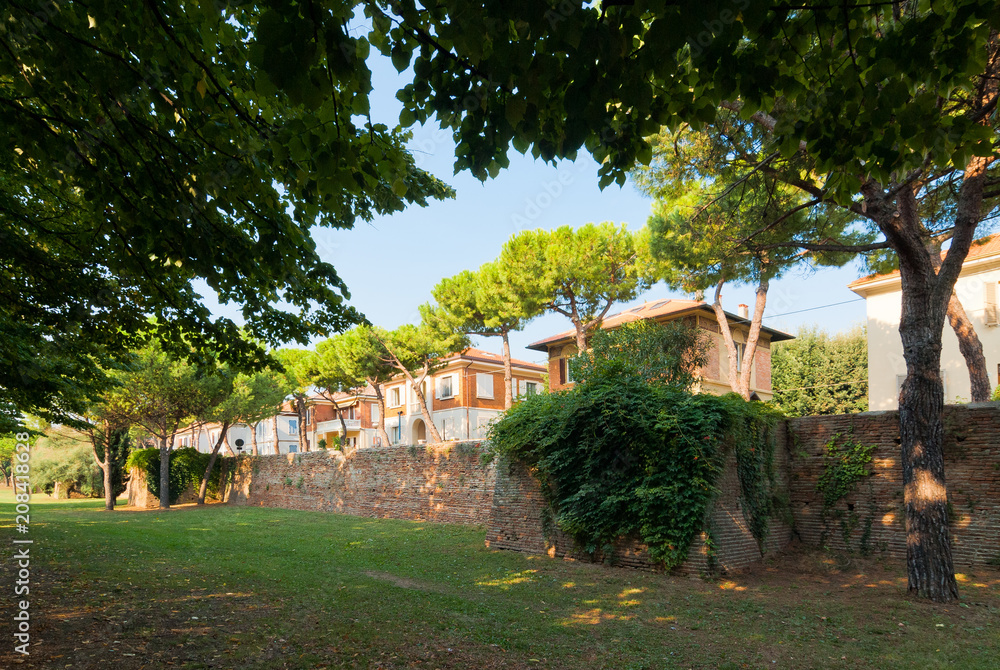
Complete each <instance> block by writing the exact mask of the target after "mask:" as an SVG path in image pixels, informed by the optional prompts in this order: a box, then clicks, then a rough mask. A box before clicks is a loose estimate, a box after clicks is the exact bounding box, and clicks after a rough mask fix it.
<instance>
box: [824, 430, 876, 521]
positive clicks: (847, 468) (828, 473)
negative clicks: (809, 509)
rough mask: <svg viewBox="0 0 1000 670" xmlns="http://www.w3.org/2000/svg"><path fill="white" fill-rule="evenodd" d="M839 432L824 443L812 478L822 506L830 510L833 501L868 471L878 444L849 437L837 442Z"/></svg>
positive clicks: (838, 499)
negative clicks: (815, 476)
mask: <svg viewBox="0 0 1000 670" xmlns="http://www.w3.org/2000/svg"><path fill="white" fill-rule="evenodd" d="M841 437H842V435H841V434H840V433H837V434H836V435H834V436H833V437H831V438H830V441H829V442H827V443H826V446H825V447H824V453H823V472H822V474H820V476H819V481H817V482H816V491H817V492H818V493H820V494H821V495H822V496H823V510H824V511H825V512H829V511H831V510H833V509H834V508H835V507H836V505H837V503H838V502H840V501H841V500H843V498H844V497H845V496H847V495H848V494H850V493H851V492H853V491H854V489H855V488H856V487H857V485H858V482H860V481H861V480H862V479H864V478H865V477H868V476H869V475H870V474H871V469H870V467H869V466H870V465H871V462H872V460H873V458H874V454H875V451H876V450H877V449H878V445H875V444H870V445H864V444H861V443H860V442H855V441H852V440H850V439H847V440H844V442H843V443H842V444H839V445H838V444H837V442H838V440H840V438H841Z"/></svg>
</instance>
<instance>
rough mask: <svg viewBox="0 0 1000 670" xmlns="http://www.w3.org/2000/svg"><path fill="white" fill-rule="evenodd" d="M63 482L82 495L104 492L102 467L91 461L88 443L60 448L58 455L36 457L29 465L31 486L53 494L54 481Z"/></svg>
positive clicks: (92, 458) (93, 495) (55, 482)
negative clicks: (30, 465)
mask: <svg viewBox="0 0 1000 670" xmlns="http://www.w3.org/2000/svg"><path fill="white" fill-rule="evenodd" d="M57 483H58V484H63V485H66V486H67V487H71V488H72V489H73V490H75V491H77V492H79V493H82V494H83V495H85V496H92V497H96V496H100V495H103V493H104V479H103V475H102V474H101V469H100V468H98V467H97V465H96V464H95V463H94V457H93V455H92V452H91V447H90V445H89V444H80V445H77V446H75V447H71V448H69V449H65V450H62V451H60V453H58V455H50V456H49V457H48V458H39V459H37V460H36V462H34V463H33V464H32V467H31V485H32V486H33V487H36V488H38V489H39V490H41V491H45V492H46V493H52V491H53V489H54V487H55V485H56V484H57Z"/></svg>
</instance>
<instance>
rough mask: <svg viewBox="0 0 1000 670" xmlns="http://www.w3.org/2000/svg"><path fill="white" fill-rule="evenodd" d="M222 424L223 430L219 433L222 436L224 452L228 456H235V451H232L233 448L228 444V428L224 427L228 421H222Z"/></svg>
mask: <svg viewBox="0 0 1000 670" xmlns="http://www.w3.org/2000/svg"><path fill="white" fill-rule="evenodd" d="M222 425H223V430H222V432H221V433H220V436H221V437H222V446H224V447H225V448H226V454H227V455H228V456H233V457H235V456H236V452H235V451H233V448H232V447H231V446H229V428H227V427H226V426H228V425H229V424H228V423H223V424H222Z"/></svg>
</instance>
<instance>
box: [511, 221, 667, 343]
mask: <svg viewBox="0 0 1000 670" xmlns="http://www.w3.org/2000/svg"><path fill="white" fill-rule="evenodd" d="M499 263H500V264H501V265H502V266H503V267H504V268H506V272H507V273H508V276H509V277H510V282H511V286H512V288H511V290H512V291H513V292H514V294H515V295H518V296H523V297H522V298H521V299H522V300H524V301H525V302H527V303H533V304H539V305H542V306H544V308H545V309H547V310H549V311H552V312H555V313H557V314H562V315H563V316H565V317H566V318H568V319H569V320H570V321H571V322H572V323H573V327H574V329H575V330H576V344H577V350H578V351H584V350H585V349H586V348H587V336H588V334H589V333H590V332H591V331H593V330H594V328H596V327H598V326H599V325H600V323H601V321H602V320H603V319H604V317H605V316H606V315H607V313H608V311H609V310H610V309H611V307H612V306H613V305H614V304H615V303H616V302H627V301H629V300H632V299H634V298H635V297H636V296H638V295H639V294H640V293H641V292H642V291H644V290H645V289H646V288H648V286H649V280H648V269H647V267H646V266H645V265H644V264H643V263H642V262H641V260H640V256H639V254H638V253H637V250H636V239H635V235H633V234H632V233H630V232H629V231H628V230H627V229H626V228H625V225H624V224H621V225H618V226H616V225H615V224H613V223H611V222H609V221H605V222H604V223H600V224H593V223H588V224H586V225H583V226H580V227H579V228H576V229H574V228H571V227H570V226H561V227H559V228H556V229H555V230H551V231H549V230H541V229H539V230H526V231H524V232H521V233H519V234H517V235H515V236H513V237H512V238H511V239H510V240H508V241H507V243H506V244H505V245H504V247H503V251H502V252H501V254H500V259H499Z"/></svg>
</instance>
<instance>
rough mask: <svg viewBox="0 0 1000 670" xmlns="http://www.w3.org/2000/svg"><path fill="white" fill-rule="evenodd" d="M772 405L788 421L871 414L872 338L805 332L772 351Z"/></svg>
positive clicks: (857, 330) (854, 331)
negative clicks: (821, 416) (869, 405)
mask: <svg viewBox="0 0 1000 670" xmlns="http://www.w3.org/2000/svg"><path fill="white" fill-rule="evenodd" d="M771 383H772V386H773V388H774V399H773V401H772V403H773V404H774V406H775V407H777V408H778V409H780V410H781V411H782V412H784V413H785V414H787V415H788V416H815V415H820V414H852V413H855V412H864V411H867V409H868V338H867V337H866V336H865V330H864V328H863V327H857V328H854V329H852V330H849V331H847V332H844V333H839V334H837V335H832V336H831V335H827V334H826V333H824V332H822V331H817V330H814V329H802V330H801V331H799V333H798V335H796V339H794V340H790V341H788V342H779V343H777V344H775V345H773V346H772V347H771Z"/></svg>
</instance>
